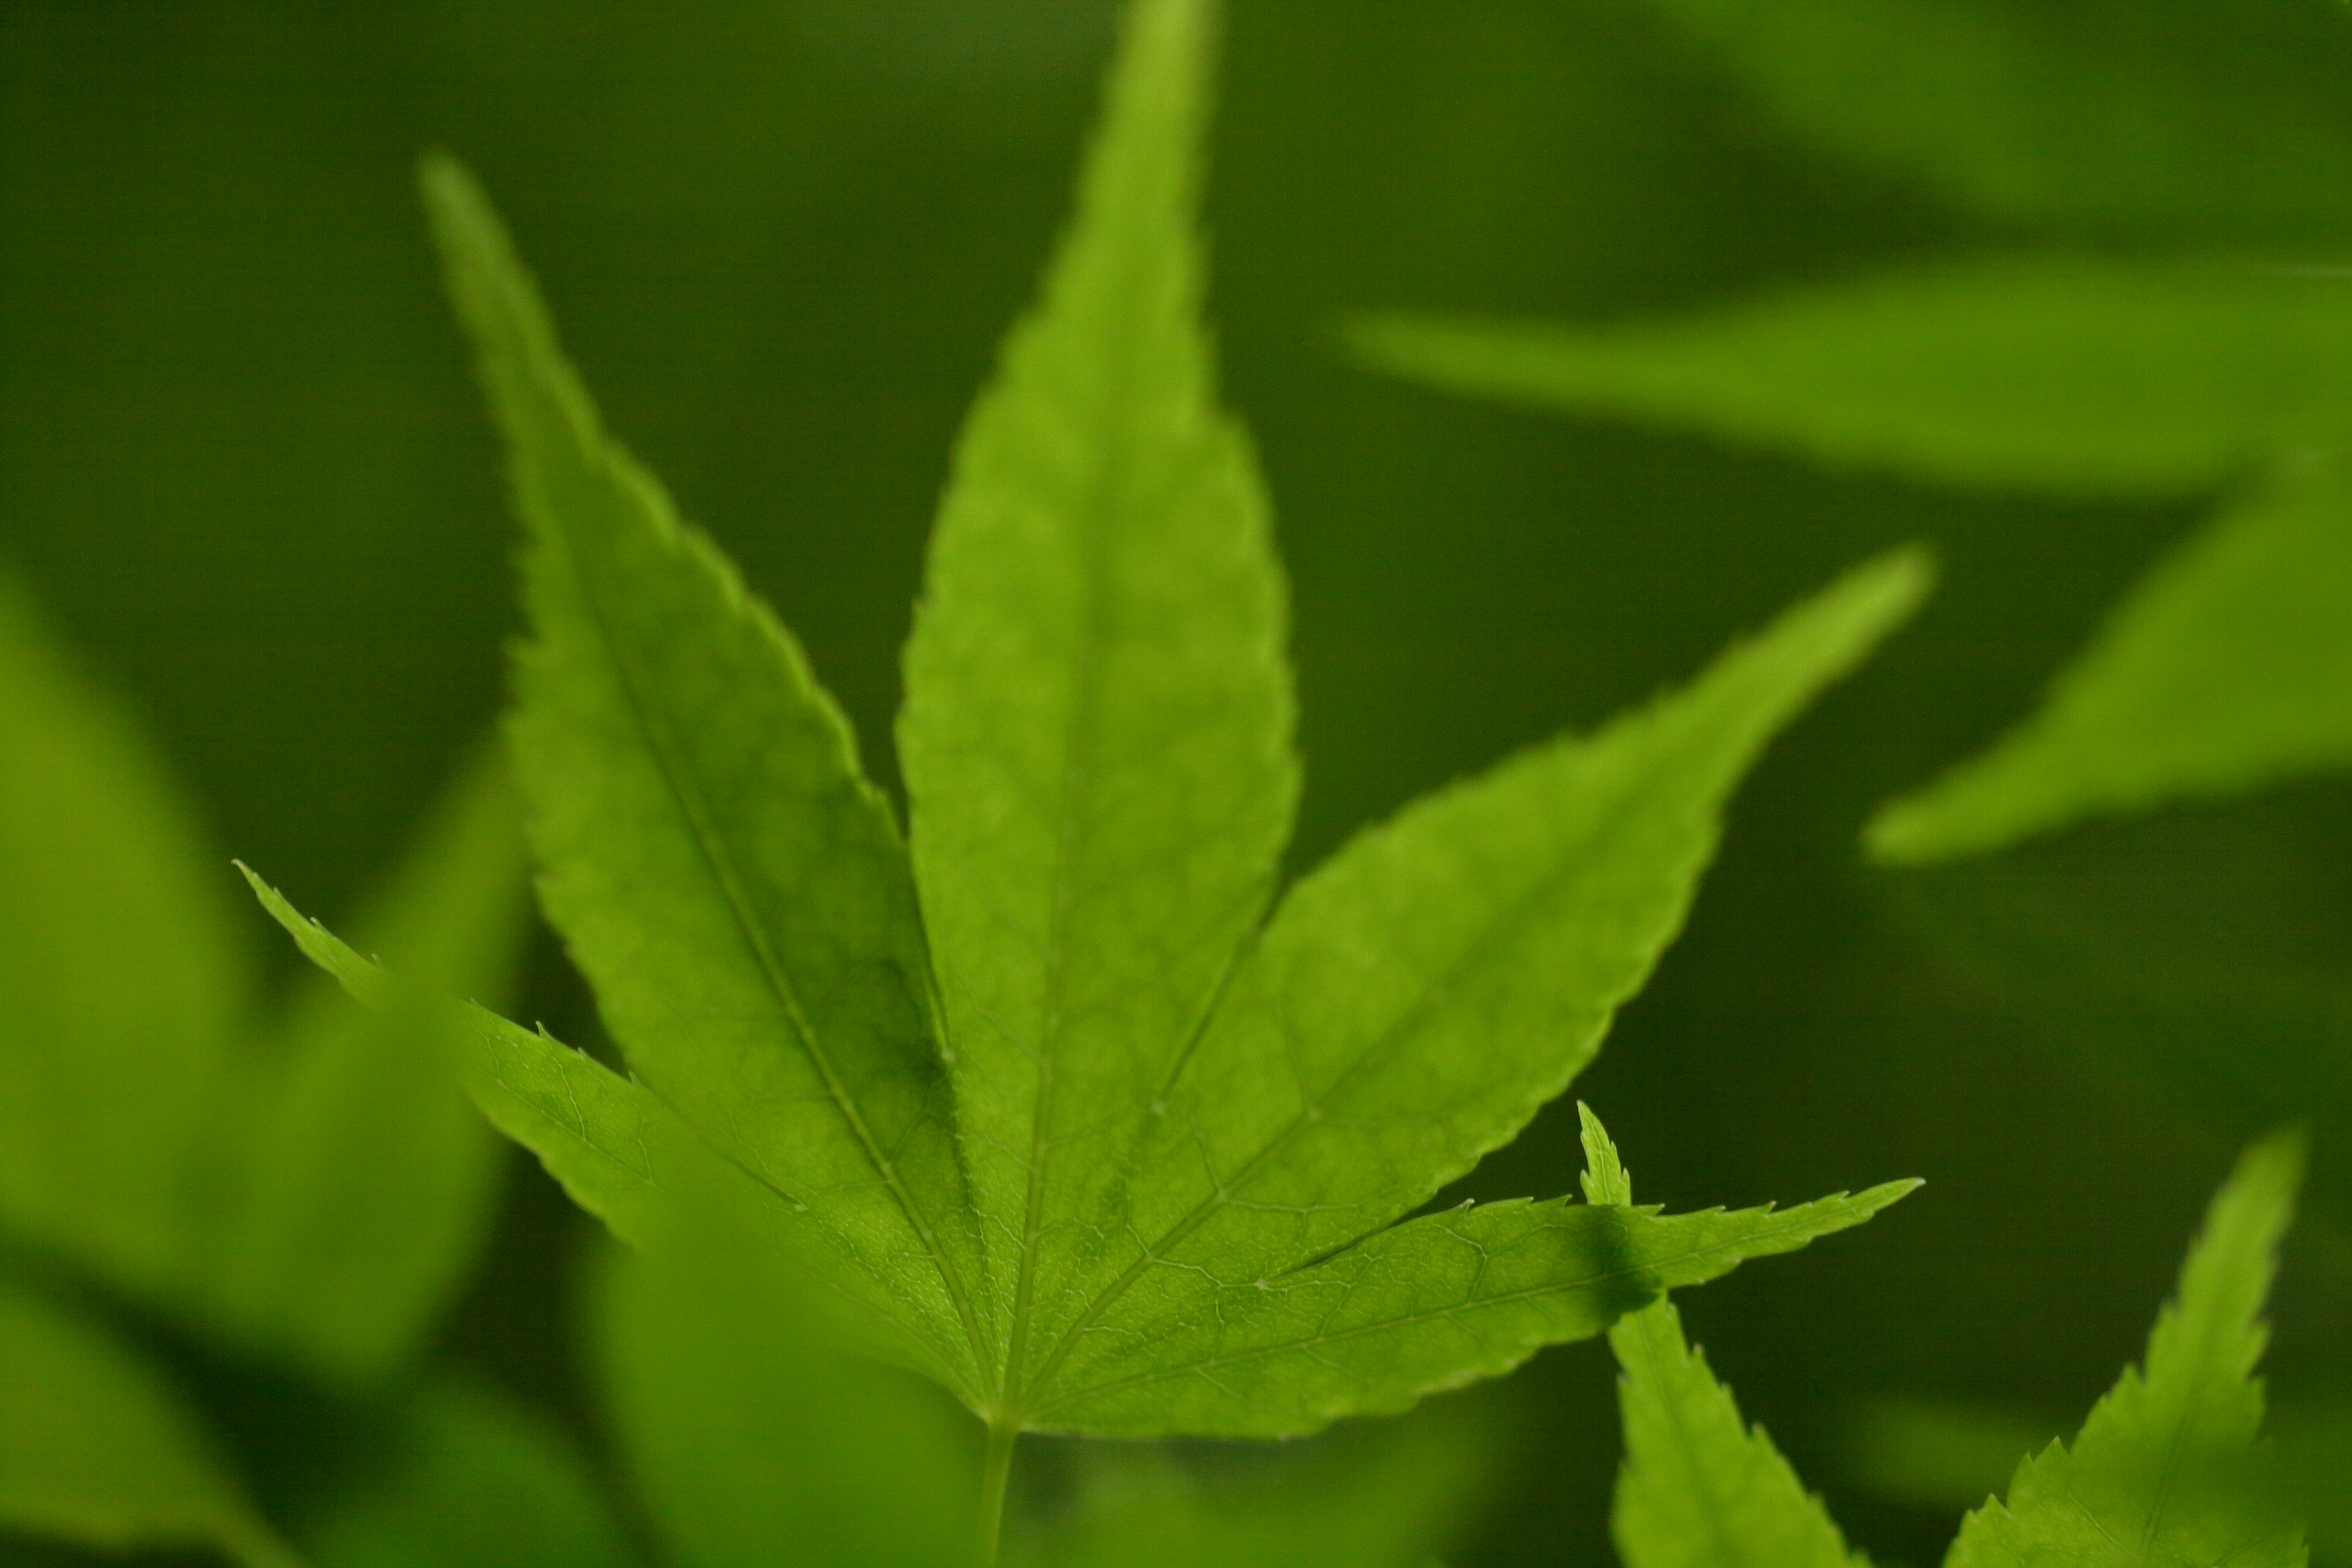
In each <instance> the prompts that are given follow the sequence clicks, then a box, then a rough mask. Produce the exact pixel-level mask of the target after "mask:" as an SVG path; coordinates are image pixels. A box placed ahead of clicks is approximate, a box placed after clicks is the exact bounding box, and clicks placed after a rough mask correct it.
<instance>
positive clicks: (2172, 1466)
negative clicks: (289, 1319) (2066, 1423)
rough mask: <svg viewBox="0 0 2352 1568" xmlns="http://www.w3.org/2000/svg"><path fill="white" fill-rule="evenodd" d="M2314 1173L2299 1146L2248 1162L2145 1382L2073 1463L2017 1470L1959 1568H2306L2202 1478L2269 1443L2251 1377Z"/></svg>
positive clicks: (2059, 1452)
mask: <svg viewBox="0 0 2352 1568" xmlns="http://www.w3.org/2000/svg"><path fill="white" fill-rule="evenodd" d="M2303 1165H2304V1152H2303V1146H2302V1142H2301V1141H2300V1140H2299V1139H2298V1138H2295V1137H2294V1136H2292V1135H2284V1136H2278V1137H2273V1138H2272V1139H2269V1140H2267V1141H2265V1142H2262V1143H2259V1144H2256V1145H2255V1146H2254V1147H2253V1148H2252V1149H2251V1150H2249V1151H2248V1152H2246V1154H2245V1156H2244V1157H2243V1158H2242V1159H2241V1160H2240V1161H2239V1163H2238V1167H2237V1169H2236V1170H2235V1171H2234V1172H2233V1173H2231V1177H2230V1180H2229V1182H2228V1183H2227V1184H2224V1185H2223V1187H2222V1188H2221V1193H2220V1194H2218V1195H2216V1196H2215V1198H2214V1200H2213V1205H2212V1208H2211V1210H2210V1212H2209V1214H2208V1215H2207V1216H2206V1221H2205V1228H2204V1231H2203V1233H2202V1234H2201V1235H2200V1237H2198V1239H2197V1242H2196V1245H2195V1246H2194V1247H2191V1248H2190V1250H2189V1261H2188V1263H2187V1265H2186V1266H2185V1267H2184V1268H2182V1270H2181V1274H2180V1288H2179V1294H2178V1296H2177V1297H2176V1299H2175V1300H2174V1301H2173V1302H2172V1303H2171V1304H2169V1305H2168V1306H2167V1307H2166V1308H2165V1310H2164V1311H2163V1312H2162V1314H2161V1315H2159V1316H2158V1319H2157V1323H2156V1331H2155V1333H2154V1334H2153V1335H2152V1336H2150V1338H2149V1340H2148V1347H2147V1367H2146V1370H2145V1371H2144V1372H2143V1371H2142V1370H2140V1369H2139V1368H2126V1371H2125V1373H2124V1375H2123V1378H2122V1380H2121V1381H2120V1382H2119V1383H2117V1384H2116V1386H2115V1388H2114V1389H2113V1390H2112V1391H2110V1392H2109V1393H2108V1394H2107V1395H2106V1396H2105V1398H2103V1399H2102V1400H2100V1401H2099V1403H2098V1405H2097V1406H2096V1407H2095V1409H2093V1410H2092V1412H2091V1415H2090V1419H2089V1420H2087V1421H2085V1422H2084V1424H2083V1430H2082V1434H2081V1436H2078V1437H2076V1438H2075V1440H2074V1447H2073V1448H2072V1449H2069V1448H2068V1447H2066V1446H2065V1445H2064V1444H2063V1443H2053V1444H2052V1445H2051V1446H2050V1447H2048V1448H2046V1449H2044V1450H2043V1451H2042V1453H2040V1454H2038V1455H2036V1456H2034V1457H2033V1458H2029V1459H2027V1460H2026V1461H2025V1462H2024V1464H2022V1465H2021V1466H2020V1467H2019V1468H2018V1471H2017V1475H2016V1478H2015V1479H2013V1480H2012V1481H2011V1483H2010V1489H2009V1496H2008V1498H2007V1500H2005V1501H1990V1502H1987V1503H1986V1504H1985V1505H1984V1507H1982V1508H1980V1509H1979V1510H1977V1511H1976V1512H1974V1513H1972V1514H1970V1515H1969V1517H1968V1519H1967V1521H1966V1522H1965V1523H1963V1524H1962V1526H1961V1528H1960V1536H1959V1539H1958V1541H1957V1542H1954V1543H1953V1545H1952V1550H1951V1553H1950V1555H1949V1556H1948V1558H1947V1559H1946V1563H1947V1568H2003V1565H2005V1564H2012V1563H2013V1564H2026V1563H2051V1562H2063V1563H2076V1564H2084V1565H2094V1564H2105V1563H2115V1564H2124V1563H2131V1564H2148V1565H2169V1564H2181V1565H2183V1568H2187V1565H2188V1564H2192V1563H2200V1564H2201V1563H2224V1562H2226V1563H2230V1564H2231V1565H2232V1568H2269V1565H2271V1564H2278V1565H2280V1568H2300V1565H2301V1564H2302V1563H2303V1562H2304V1561H2305V1550H2304V1547H2303V1543H2302V1541H2301V1539H2300V1532H2298V1531H2294V1530H2291V1529H2282V1528H2281V1527H2279V1526H2278V1525H2277V1524H2276V1523H2275V1522H2274V1521H2273V1520H2272V1519H2270V1518H2269V1517H2268V1516H2267V1514H2265V1513H2264V1512H2263V1511H2262V1510H2249V1509H2243V1508H2231V1507H2228V1506H2225V1502H2226V1500H2225V1497H2224V1495H2223V1494H2222V1493H2221V1492H2220V1491H2219V1490H2218V1489H2214V1488H2212V1487H2210V1485H2202V1484H2200V1471H2206V1470H2210V1468H2212V1467H2214V1466H2215V1465H2217V1464H2220V1463H2222V1462H2225V1461H2229V1460H2231V1459H2237V1458H2242V1456H2244V1455H2246V1454H2247V1453H2248V1452H2249V1451H2250V1450H2251V1449H2252V1447H2253V1444H2254V1440H2255V1436H2256V1435H2257V1433H2258V1432H2259V1431H2260V1429H2261V1426H2262V1421H2263V1390H2262V1384H2261V1383H2260V1382H2259V1381H2258V1380H2257V1379H2256V1378H2255V1377H2254V1375H2253V1373H2254V1367H2255V1364H2256V1363H2258V1362H2260V1361H2261V1359H2262V1354H2263V1346H2264V1344H2265V1342H2266V1341H2267V1339H2268V1337H2269V1336H2268V1333H2267V1331H2266V1330H2265V1328H2264V1326H2263V1321H2262V1310H2263V1301H2264V1300H2265V1299H2266V1298H2267V1297H2268V1295H2269V1293H2270V1286H2271V1280H2272V1278H2273V1275H2274V1274H2275V1273H2276V1272H2277V1268H2278V1256H2277V1255H2278V1245H2279V1241H2280V1238H2281V1237H2284V1235H2285V1233H2286V1228H2287V1226H2288V1224H2289V1223H2290V1221H2291V1220H2292V1219H2293V1217H2294V1196H2295V1191H2296V1189H2297V1187H2298V1186H2299V1185H2300V1184H2301V1182H2302V1179H2303Z"/></svg>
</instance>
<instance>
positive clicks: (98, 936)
mask: <svg viewBox="0 0 2352 1568" xmlns="http://www.w3.org/2000/svg"><path fill="white" fill-rule="evenodd" d="M0 756H5V757H6V758H7V759H8V762H7V765H6V766H5V767H0V1226H5V1229H6V1230H7V1231H9V1232H11V1233H13V1235H14V1236H15V1237H16V1239H17V1240H19V1241H20V1242H31V1243H33V1244H35V1245H37V1246H40V1247H47V1248H54V1249H57V1250H58V1251H59V1252H61V1253H63V1254H64V1255H66V1256H67V1257H68V1258H71V1259H72V1260H73V1262H74V1263H75V1264H76V1265H78V1266H79V1267H81V1268H89V1269H90V1270H93V1271H94V1272H96V1273H98V1274H99V1275H100V1276H102V1277H104V1278H105V1279H107V1280H108V1281H109V1282H110V1283H111V1284H113V1285H115V1286H117V1287H120V1288H122V1289H128V1290H131V1291H132V1292H134V1293H136V1294H139V1295H142V1296H147V1297H156V1296H161V1295H163V1294H165V1293H167V1292H168V1291H169V1290H170V1289H172V1288H173V1287H174V1286H175V1285H177V1284H178V1282H179V1281H180V1279H181V1278H182V1276H183V1275H184V1271H185V1269H186V1268H187V1267H188V1266H189V1263H190V1261H191V1259H190V1258H189V1243H190V1238H191V1237H194V1236H195V1235H196V1234H198V1226H197V1223H196V1221H197V1215H198V1207H197V1204H198V1197H199V1194H197V1193H196V1192H195V1191H194V1186H193V1184H192V1183H191V1181H190V1179H189V1178H190V1173H191V1156H192V1154H193V1152H194V1150H195V1149H196V1147H197V1146H198V1144H199V1142H200V1141H201V1140H202V1139H203V1137H204V1136H205V1131H206V1128H207V1121H208V1119H209V1118H210V1117H211V1116H212V1114H213V1112H214V1110H215V1103H216V1098H215V1097H216V1096H217V1095H218V1094H219V1092H220V1088H221V1085H220V1078H221V1072H222V1067H223V1063H224V1060H225V1059H226V1054H227V1052H228V1050H229V1048H230V1046H231V1043H232V1042H233V1041H234V1039H235V1038H236V1032H237V1030H238V1029H239V1027H240V1026H242V1025H243V1023H244V1021H245V1012H246V1007H247V996H246V994H245V979H246V972H245V967H244V963H243V960H244V958H245V954H244V952H242V951H241V948H240V943H239V942H238V940H237V938H236V927H235V925H234V924H233V922H232V921H231V919H230V912H231V911H230V907H229V906H228V905H227V904H226V903H225V901H224V900H222V898H221V896H220V889H221V880H222V879H221V876H220V873H219V871H218V870H217V869H216V868H215V861H214V860H213V858H212V857H211V855H210V854H209V852H208V851H207V850H206V849H205V847H204V845H203V843H202V840H201V837H200V836H199V835H198V833H197V832H196V830H195V828H194V826H193V824H192V823H191V822H190V821H189V813H188V809H187V807H186V805H184V802H183V800H182V797H181V795H180V794H179V792H178V790H177V789H176V787H175V786H174V785H173V783H172V782H171V781H170V779H169V778H168V777H167V776H166V774H165V772H164V769H163V765H162V763H161V761H160V759H158V758H157V757H156V756H155V755H154V754H153V752H152V751H151V750H150V748H149V746H148V745H147V743H146V740H145V737H144V736H143V735H142V734H141V733H139V731H137V730H136V729H135V728H134V727H133V726H132V725H131V722H130V721H128V720H127V719H126V718H125V717H124V716H123V715H122V714H121V712H119V711H118V710H116V708H115V706H114V705H113V704H112V703H111V702H110V700H107V699H106V698H105V697H104V696H102V695H101V694H100V692H99V691H97V690H96V689H93V688H92V687H90V686H89V684H88V683H87V682H86V681H85V680H84V679H82V678H81V677H80V676H79V674H78V673H77V672H76V671H74V670H73V669H72V668H69V666H68V663H67V661H66V659H65V657H64V655H63V654H62V653H61V652H60V651H59V650H58V647H57V646H56V644H55V641H54V639H53V638H52V637H50V635H49V633H48V632H47V628H46V627H45V626H43V625H42V624H41V622H40V620H39V619H38V617H37V616H36V614H35V612H34V610H33V608H32V605H30V603H29V602H28V601H27V600H26V597H25V595H24V594H23V593H22V591H21V590H19V589H18V588H16V586H15V585H14V584H11V583H9V582H7V581H5V580H0Z"/></svg>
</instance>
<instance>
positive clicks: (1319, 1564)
mask: <svg viewBox="0 0 2352 1568" xmlns="http://www.w3.org/2000/svg"><path fill="white" fill-rule="evenodd" d="M1492 1447H1493V1444H1492V1442H1491V1440H1490V1434H1489V1433H1488V1431H1487V1430H1486V1423H1484V1422H1482V1421H1479V1420H1477V1419H1476V1418H1475V1415H1474V1413H1472V1412H1470V1411H1468V1410H1465V1408H1464V1407H1463V1406H1462V1405H1461V1403H1460V1402H1459V1401H1446V1402H1441V1403H1438V1404H1434V1405H1428V1406H1426V1407H1424V1408H1423V1409H1422V1410H1420V1411H1417V1412H1415V1413H1414V1414H1413V1415H1412V1416H1411V1417H1409V1418H1408V1419H1406V1420H1403V1421H1395V1422H1383V1423H1381V1424H1379V1425H1377V1426H1351V1427H1348V1428H1344V1429H1342V1430H1341V1431H1339V1432H1335V1433H1333V1434H1332V1435H1331V1436H1329V1437H1327V1438H1322V1439H1318V1440H1317V1441H1316V1442H1315V1443H1313V1444H1310V1445H1305V1446H1298V1445H1291V1446H1286V1447H1277V1448H1272V1449H1267V1448H1258V1447H1252V1448H1249V1449H1246V1450H1243V1451H1241V1452H1239V1453H1236V1452H1234V1451H1232V1450H1220V1451H1213V1452H1211V1453H1209V1454H1207V1455H1195V1456H1192V1462H1190V1463H1181V1462H1179V1460H1178V1459H1177V1458H1175V1457H1172V1456H1171V1455H1170V1454H1168V1453H1167V1452H1166V1451H1164V1450H1161V1449H1158V1448H1151V1447H1137V1446H1134V1445H1129V1444H1102V1445H1098V1446H1095V1447H1090V1448H1088V1449H1087V1451H1086V1452H1085V1453H1084V1454H1083V1455H1082V1456H1081V1458H1082V1460H1083V1461H1084V1464H1085V1468H1084V1470H1083V1472H1082V1476H1083V1479H1082V1481H1081V1484H1080V1488H1079V1491H1078V1497H1077V1500H1076V1503H1075V1504H1073V1505H1071V1506H1070V1507H1069V1508H1068V1509H1067V1511H1066V1515H1065V1517H1064V1518H1062V1519H1061V1520H1060V1521H1057V1523H1056V1525H1055V1528H1053V1529H1052V1530H1050V1531H1046V1532H1044V1533H1042V1534H1041V1535H1040V1536H1038V1537H1037V1538H1036V1539H1034V1541H1032V1542H1026V1543H1024V1548H1025V1549H1024V1550H1022V1551H1020V1552H1014V1553H1013V1554H1012V1561H1013V1563H1016V1564H1020V1565H1021V1568H1200V1565H1201V1564H1206V1563H1215V1564H1234V1565H1235V1568H1426V1565H1428V1564H1430V1563H1433V1561H1434V1560H1433V1557H1432V1556H1431V1553H1432V1552H1433V1550H1434V1549H1435V1548H1437V1547H1439V1546H1441V1545H1443V1544H1444V1543H1445V1541H1446V1539H1447V1538H1448V1537H1449V1536H1451V1535H1453V1534H1454V1533H1455V1532H1456V1531H1458V1530H1459V1529H1460V1528H1461V1526H1462V1525H1463V1524H1464V1522H1465V1518H1466V1515H1467V1513H1468V1511H1469V1509H1470V1506H1471V1505H1472V1504H1473V1502H1474V1501H1475V1498H1476V1495H1477V1494H1478V1493H1479V1492H1481V1491H1482V1490H1484V1489H1486V1482H1487V1479H1488V1477H1489V1475H1490V1474H1491V1467H1492V1462H1493V1455H1492V1453H1491V1449H1492Z"/></svg>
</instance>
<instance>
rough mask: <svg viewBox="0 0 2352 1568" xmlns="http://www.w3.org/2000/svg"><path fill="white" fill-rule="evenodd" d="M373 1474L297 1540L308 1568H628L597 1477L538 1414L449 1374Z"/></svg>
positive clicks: (425, 1392)
mask: <svg viewBox="0 0 2352 1568" xmlns="http://www.w3.org/2000/svg"><path fill="white" fill-rule="evenodd" d="M387 1448H388V1450H389V1451H388V1452H386V1453H385V1454H384V1455H383V1458H382V1459H381V1460H380V1461H379V1462H378V1463H377V1464H376V1465H374V1466H373V1467H372V1468H371V1469H370V1471H369V1473H368V1474H367V1475H365V1476H364V1477H363V1478H362V1479H360V1480H358V1481H356V1482H354V1483H352V1485H351V1486H349V1487H348V1488H345V1489H341V1490H338V1491H337V1492H336V1493H335V1494H334V1495H333V1496H332V1497H331V1498H330V1499H329V1500H326V1501H325V1502H324V1503H323V1504H321V1505H320V1506H318V1507H316V1508H314V1509H313V1510H311V1511H310V1513H309V1514H308V1515H307V1516H306V1517H305V1518H304V1519H303V1520H302V1521H300V1522H299V1525H298V1527H297V1529H296V1531H295V1538H296V1540H297V1542H298V1543H299V1545H300V1546H301V1548H302V1552H303V1554H304V1555H305V1556H306V1557H307V1558H309V1560H310V1563H311V1568H628V1565H629V1564H632V1563H635V1561H636V1560H637V1554H636V1553H635V1551H633V1550H632V1549H631V1547H630V1546H629V1544H628V1541H627V1539H626V1537H625V1535H624V1534H623V1533H622V1531H621V1528H620V1525H619V1523H618V1521H616V1520H615V1519H614V1516H613V1512H612V1510H611V1508H610V1506H609V1505H608V1504H607V1503H606V1502H605V1501H604V1498H603V1497H602V1496H601V1495H600V1478H598V1477H597V1476H595V1475H594V1474H593V1472H591V1471H590V1470H589V1468H588V1467H587V1465H586V1463H585V1462H584V1461H583V1459H582V1458H581V1457H580V1455H578V1454H577V1453H575V1452H574V1451H573V1449H572V1444H571V1443H570V1442H569V1441H568V1440H567V1439H566V1438H565V1437H564V1436H562V1434H561V1433H560V1432H558V1431H557V1430H556V1429H555V1428H554V1427H553V1426H552V1425H551V1423H549V1422H548V1421H546V1420H545V1419H544V1418H542V1417H541V1416H540V1415H537V1414H535V1413H534V1412H531V1411H529V1410H526V1409H524V1408H522V1407H521V1406H520V1405H516V1404H515V1403H514V1401H513V1400H512V1399H510V1398H509V1397H508V1396H507V1395H505V1394H499V1393H498V1392H497V1391H495V1390H494V1389H492V1388H490V1387H488V1385H486V1384H478V1383H474V1382H471V1381H468V1380H466V1379H461V1378H457V1377H449V1376H444V1377H441V1378H438V1379H436V1380H435V1381H434V1382H431V1383H428V1384H425V1386H424V1387H423V1388H421V1389H420V1390H418V1391H417V1393H416V1394H415V1395H413V1396H412V1397H411V1399H410V1400H409V1402H408V1403H407V1405H405V1406H404V1408H403V1409H402V1410H401V1411H400V1412H399V1413H398V1415H396V1416H395V1417H394V1425H393V1430H392V1431H391V1433H390V1434H389V1436H388V1440H387Z"/></svg>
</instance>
